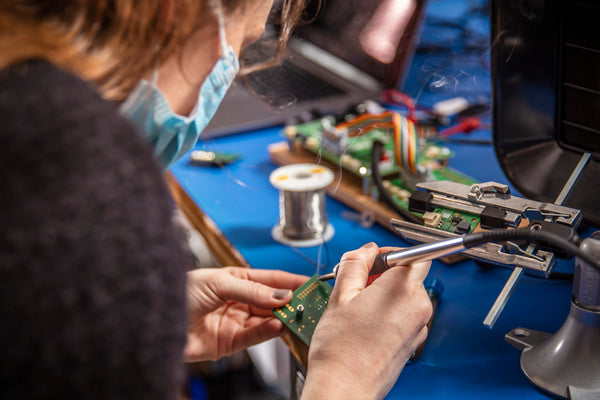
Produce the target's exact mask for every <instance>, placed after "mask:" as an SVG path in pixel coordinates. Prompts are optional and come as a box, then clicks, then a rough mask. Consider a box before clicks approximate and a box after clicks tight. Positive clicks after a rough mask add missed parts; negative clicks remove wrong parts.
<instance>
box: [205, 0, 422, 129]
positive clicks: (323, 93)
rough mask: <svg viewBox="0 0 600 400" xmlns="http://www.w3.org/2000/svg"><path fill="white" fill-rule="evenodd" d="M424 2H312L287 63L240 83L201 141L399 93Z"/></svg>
mask: <svg viewBox="0 0 600 400" xmlns="http://www.w3.org/2000/svg"><path fill="white" fill-rule="evenodd" d="M424 2H425V0H407V1H395V0H325V1H324V2H323V4H322V5H321V7H318V4H317V2H316V1H311V2H309V4H308V6H307V13H308V18H309V19H312V22H311V23H309V24H304V25H301V26H299V27H298V28H297V29H296V31H295V32H294V34H293V35H292V37H291V38H290V41H289V43H288V49H287V53H286V56H285V58H284V61H283V62H282V64H281V65H279V66H276V67H272V68H269V69H266V70H262V71H258V72H255V73H252V74H250V75H249V76H247V77H246V78H245V79H238V80H236V82H234V84H233V86H232V87H231V89H230V90H229V92H228V93H227V95H226V96H225V98H224V100H223V102H222V103H221V105H220V107H219V109H218V110H217V112H216V114H215V116H214V117H213V119H212V120H211V123H210V124H209V125H208V126H207V128H206V130H205V131H204V132H203V134H202V135H201V138H203V139H207V138H209V139H210V138H215V137H219V136H223V135H229V134H233V133H240V132H245V131H250V130H256V129H261V128H266V127H270V126H277V125H283V124H287V123H297V122H300V121H304V120H309V119H314V118H316V117H318V116H320V115H328V114H338V113H341V112H343V111H345V110H348V109H350V108H351V107H353V106H356V105H357V104H359V103H361V102H364V101H365V100H367V99H378V98H379V97H380V94H381V91H382V90H384V89H389V88H398V87H399V86H401V84H402V83H403V79H404V77H405V75H406V73H407V72H408V69H409V67H410V62H411V60H412V56H413V54H414V48H415V46H416V41H417V40H416V39H417V37H418V32H419V31H420V28H421V22H422V20H423V18H422V16H423V8H424ZM268 32H269V29H268V27H267V33H268ZM266 36H268V35H266ZM259 47H260V46H257V48H259ZM250 53H251V52H250Z"/></svg>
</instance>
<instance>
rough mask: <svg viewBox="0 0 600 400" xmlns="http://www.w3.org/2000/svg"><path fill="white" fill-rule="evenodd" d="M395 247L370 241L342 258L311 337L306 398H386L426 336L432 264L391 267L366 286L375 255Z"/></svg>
mask: <svg viewBox="0 0 600 400" xmlns="http://www.w3.org/2000/svg"><path fill="white" fill-rule="evenodd" d="M390 250H395V249H392V248H382V249H379V248H378V247H377V245H375V244H374V243H369V244H367V245H365V246H363V247H361V248H360V249H358V250H355V251H351V252H348V253H346V254H344V256H343V257H342V260H341V263H340V268H339V271H338V275H337V280H336V283H335V287H334V290H333V292H332V294H331V297H330V299H329V304H328V305H327V309H326V311H325V313H324V314H323V316H322V317H321V320H320V322H319V324H318V325H317V328H316V330H315V333H314V335H313V337H312V341H311V346H310V349H309V353H308V370H307V377H306V384H305V386H304V390H303V394H302V399H313V398H315V399H316V398H324V397H326V398H332V399H334V398H338V399H374V398H382V397H384V396H385V394H386V393H387V392H388V391H389V390H390V389H391V387H392V386H393V384H394V382H395V381H396V379H397V378H398V375H399V374H400V371H402V368H403V367H404V365H405V364H406V362H407V360H408V358H409V357H410V356H411V354H412V353H413V352H414V351H415V350H416V349H417V347H418V346H419V345H420V344H421V343H422V342H423V341H424V340H425V338H426V336H427V326H426V324H427V322H428V321H429V318H430V317H431V313H432V306H431V302H430V300H429V297H428V296H427V293H426V291H425V288H424V287H423V280H424V279H425V277H426V276H427V273H428V272H429V266H430V263H429V262H425V263H417V264H413V265H410V266H406V267H403V266H400V267H394V268H391V269H389V270H387V271H386V272H385V273H383V274H382V275H381V276H380V277H379V278H377V279H376V280H375V281H374V282H373V283H372V284H371V285H369V286H367V281H368V278H369V276H368V273H369V270H370V269H371V266H372V265H373V262H374V261H375V257H376V256H377V255H378V254H379V253H383V252H386V251H390Z"/></svg>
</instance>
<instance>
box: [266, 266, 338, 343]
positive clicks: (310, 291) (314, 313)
mask: <svg viewBox="0 0 600 400" xmlns="http://www.w3.org/2000/svg"><path fill="white" fill-rule="evenodd" d="M332 290H333V288H332V287H331V285H330V284H328V283H327V282H323V281H320V280H319V275H315V276H313V277H312V278H310V279H309V280H308V281H307V282H306V283H305V284H304V285H302V286H300V287H299V288H298V289H296V291H295V292H294V294H293V296H292V300H291V301H290V302H289V303H288V304H286V305H285V306H283V307H281V308H276V309H274V310H273V314H275V316H276V317H277V318H279V319H280V320H281V322H283V324H284V325H285V326H287V327H288V328H289V329H290V330H291V331H292V332H293V333H294V334H295V335H296V336H298V337H299V338H300V339H301V340H302V341H303V342H304V343H306V345H310V340H311V338H312V335H313V333H314V331H315V328H316V326H317V323H318V322H319V319H321V315H323V312H324V311H325V308H326V307H327V302H328V301H329V295H330V294H331V291H332Z"/></svg>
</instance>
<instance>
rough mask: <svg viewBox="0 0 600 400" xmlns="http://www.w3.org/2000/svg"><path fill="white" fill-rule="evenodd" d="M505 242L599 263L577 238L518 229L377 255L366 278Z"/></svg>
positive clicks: (596, 265) (599, 265)
mask: <svg viewBox="0 0 600 400" xmlns="http://www.w3.org/2000/svg"><path fill="white" fill-rule="evenodd" d="M508 240H527V241H529V242H538V243H543V244H545V245H550V246H552V247H554V248H558V249H561V250H563V251H565V252H566V253H569V254H573V255H576V256H578V257H580V258H581V259H583V260H585V261H586V262H588V263H590V265H592V266H593V267H594V268H596V269H598V270H600V263H599V262H598V260H596V259H594V258H593V257H591V256H589V255H588V254H587V253H585V252H582V251H581V250H580V249H579V247H578V244H579V242H580V241H581V239H580V238H579V237H575V238H571V240H568V239H566V238H563V237H561V236H559V235H557V234H554V233H551V232H546V231H539V230H532V229H527V228H521V229H493V230H489V231H485V232H475V233H471V234H467V235H463V236H459V237H455V238H451V239H443V240H439V241H435V242H430V243H423V244H419V245H416V246H413V247H408V248H404V249H401V250H396V251H390V252H387V253H383V254H379V255H378V256H377V257H376V258H375V262H374V264H373V268H371V271H370V272H369V276H375V275H380V274H382V273H384V272H385V271H386V270H388V269H390V268H392V267H394V266H400V265H410V264H412V263H416V262H420V261H428V260H433V259H435V258H439V257H443V256H448V255H451V254H454V253H458V252H460V251H462V250H465V249H468V248H471V247H476V246H479V245H481V244H484V243H488V242H497V241H508ZM339 266H340V264H337V265H336V266H335V267H334V269H333V272H331V273H329V274H325V275H322V276H321V277H320V279H321V280H330V279H335V278H336V276H337V273H338V270H339Z"/></svg>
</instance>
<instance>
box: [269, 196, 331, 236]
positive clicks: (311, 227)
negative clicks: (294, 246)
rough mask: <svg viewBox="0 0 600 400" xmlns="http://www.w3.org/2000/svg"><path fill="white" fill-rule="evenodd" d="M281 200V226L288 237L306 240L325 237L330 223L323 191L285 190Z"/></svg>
mask: <svg viewBox="0 0 600 400" xmlns="http://www.w3.org/2000/svg"><path fill="white" fill-rule="evenodd" d="M279 199H280V200H279V213H280V225H281V227H282V232H283V234H284V235H285V236H286V237H288V238H290V239H301V240H305V239H317V238H320V237H321V236H323V234H324V232H325V229H326V228H327V223H328V219H327V215H326V213H325V201H324V200H325V194H324V191H323V190H310V191H305V192H302V191H300V192H296V191H285V190H284V191H281V192H280V198H279Z"/></svg>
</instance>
